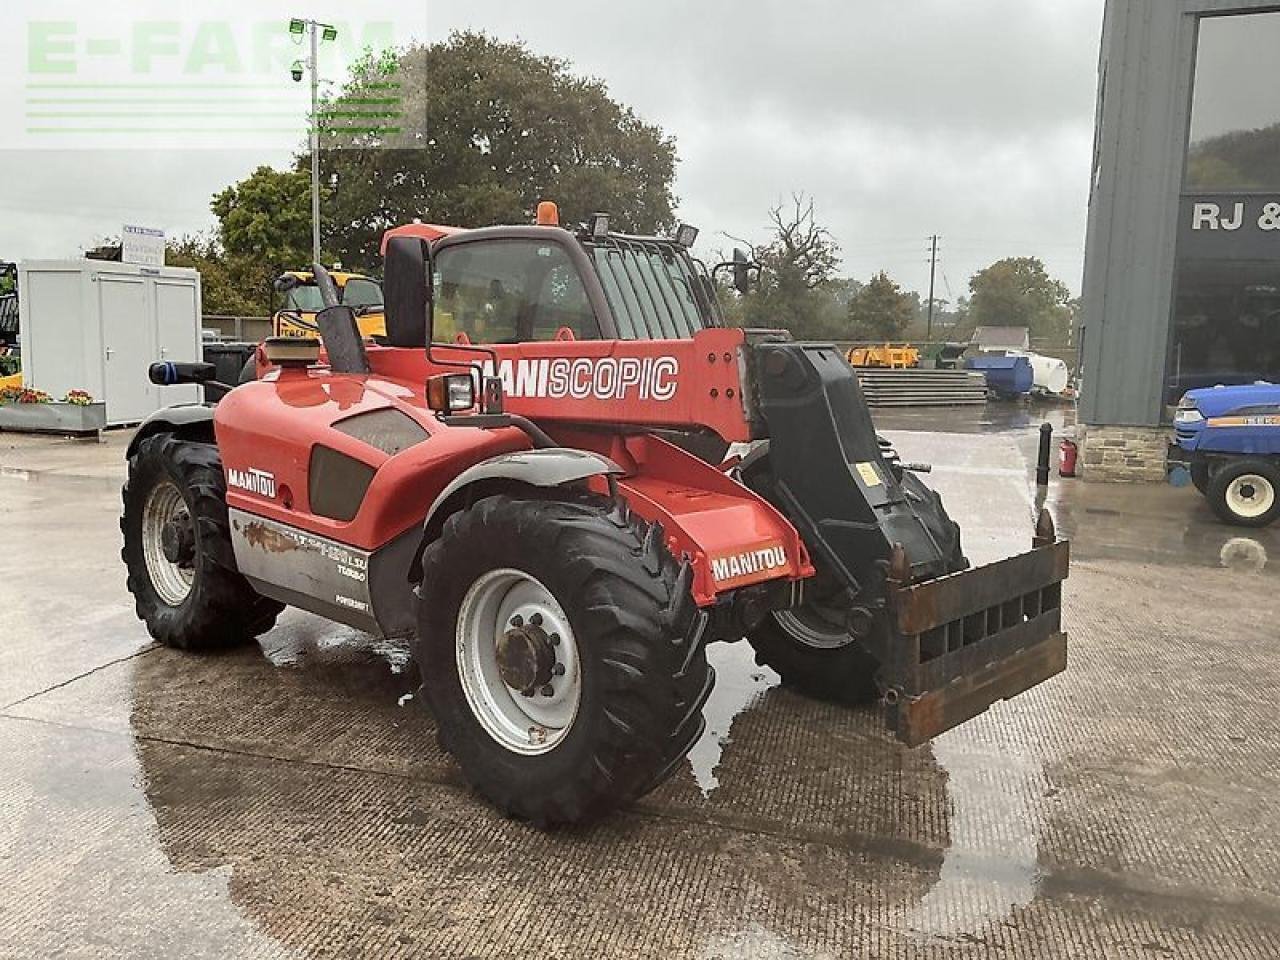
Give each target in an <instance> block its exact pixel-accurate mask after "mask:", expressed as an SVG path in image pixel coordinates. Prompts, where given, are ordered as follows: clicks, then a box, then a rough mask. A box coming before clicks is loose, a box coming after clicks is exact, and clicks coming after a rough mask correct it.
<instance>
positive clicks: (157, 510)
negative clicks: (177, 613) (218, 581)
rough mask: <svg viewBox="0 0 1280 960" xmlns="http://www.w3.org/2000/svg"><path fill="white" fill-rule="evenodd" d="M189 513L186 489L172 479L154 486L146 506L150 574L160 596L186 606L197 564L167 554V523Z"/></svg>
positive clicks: (145, 534)
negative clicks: (181, 563) (183, 563)
mask: <svg viewBox="0 0 1280 960" xmlns="http://www.w3.org/2000/svg"><path fill="white" fill-rule="evenodd" d="M186 513H187V502H186V500H184V499H183V498H182V491H181V490H179V489H178V487H177V485H176V484H174V483H172V482H169V481H165V482H164V483H161V484H159V485H157V486H156V487H154V488H152V490H151V493H150V494H149V495H148V496H147V502H146V504H145V505H144V506H143V508H142V558H143V561H144V562H145V563H146V565H147V576H148V577H150V578H151V586H152V589H154V590H155V592H156V596H158V597H159V598H160V599H161V601H163V602H164V603H166V604H167V605H169V606H171V607H180V606H182V604H183V602H184V601H185V600H186V599H187V596H188V595H189V594H190V593H191V587H192V585H193V584H194V583H195V579H196V572H195V568H194V567H181V566H179V565H178V564H176V563H173V562H171V561H170V560H169V558H168V557H166V556H165V555H164V541H163V539H162V537H163V533H164V528H165V525H166V524H168V523H169V522H170V521H172V520H176V519H178V517H180V516H182V515H183V514H186ZM188 522H189V521H188Z"/></svg>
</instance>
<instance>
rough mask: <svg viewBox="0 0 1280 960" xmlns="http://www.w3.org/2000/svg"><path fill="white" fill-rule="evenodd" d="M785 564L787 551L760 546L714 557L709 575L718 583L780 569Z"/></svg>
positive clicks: (778, 547) (774, 547) (777, 547)
mask: <svg viewBox="0 0 1280 960" xmlns="http://www.w3.org/2000/svg"><path fill="white" fill-rule="evenodd" d="M786 566H787V551H786V550H785V549H783V548H782V547H780V546H768V547H761V548H760V549H759V550H747V551H745V552H743V553H732V554H729V555H728V556H725V557H716V558H715V559H713V560H712V561H711V576H712V577H714V578H715V579H716V581H717V582H718V583H723V582H724V581H726V580H737V579H738V578H739V577H749V576H754V575H755V574H757V573H765V572H769V571H773V570H782V569H785V568H786Z"/></svg>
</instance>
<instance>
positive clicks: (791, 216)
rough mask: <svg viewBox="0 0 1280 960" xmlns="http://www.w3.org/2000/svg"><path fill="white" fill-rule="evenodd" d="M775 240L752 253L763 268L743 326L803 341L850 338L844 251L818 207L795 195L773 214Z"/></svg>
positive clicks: (745, 306) (748, 300)
mask: <svg viewBox="0 0 1280 960" xmlns="http://www.w3.org/2000/svg"><path fill="white" fill-rule="evenodd" d="M769 223H770V232H771V234H772V239H771V240H770V241H769V243H768V244H766V245H764V246H758V247H753V248H752V256H753V257H754V259H755V260H756V262H757V263H759V264H760V266H761V267H762V270H761V275H760V283H759V285H758V286H757V287H756V289H754V290H752V292H751V293H750V295H748V296H747V297H746V298H745V301H744V303H743V305H742V307H743V309H742V314H743V322H744V323H745V324H746V325H747V326H753V327H783V328H785V329H787V330H790V331H791V332H792V333H793V334H794V335H795V336H796V337H798V338H801V339H840V338H843V337H845V336H846V335H847V333H848V331H847V329H846V327H847V323H846V320H845V311H844V309H843V308H842V307H841V298H845V297H847V296H848V291H847V286H846V285H847V283H848V281H843V280H839V279H837V278H836V276H835V271H836V268H837V267H839V265H840V247H839V246H838V245H837V244H836V242H835V239H834V238H833V237H832V236H831V233H830V232H829V231H828V230H827V228H826V227H823V226H821V225H820V224H819V223H818V222H817V219H816V217H815V215H814V203H813V200H812V199H811V198H806V197H805V196H804V195H803V194H795V195H794V196H793V197H792V198H791V203H790V205H782V204H779V205H778V206H776V207H774V208H773V209H772V210H770V211H769Z"/></svg>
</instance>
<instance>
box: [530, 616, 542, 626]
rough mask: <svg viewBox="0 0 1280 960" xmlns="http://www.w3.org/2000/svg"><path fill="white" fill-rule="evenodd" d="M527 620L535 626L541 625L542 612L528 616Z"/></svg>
mask: <svg viewBox="0 0 1280 960" xmlns="http://www.w3.org/2000/svg"><path fill="white" fill-rule="evenodd" d="M529 622H530V623H532V624H533V625H534V626H535V627H540V626H542V614H540V613H535V614H534V615H533V616H531V617H530V618H529Z"/></svg>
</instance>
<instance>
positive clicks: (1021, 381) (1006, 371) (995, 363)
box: [965, 357, 1036, 398]
mask: <svg viewBox="0 0 1280 960" xmlns="http://www.w3.org/2000/svg"><path fill="white" fill-rule="evenodd" d="M965 366H966V367H968V368H969V369H970V370H981V371H982V374H983V376H985V377H986V378H987V389H989V390H990V391H991V392H992V393H994V394H995V395H996V396H997V397H1002V398H1010V397H1021V396H1025V395H1026V394H1028V393H1030V392H1031V388H1032V386H1033V385H1034V384H1035V382H1036V375H1035V371H1033V370H1032V369H1031V361H1030V360H1028V359H1027V358H1026V357H970V358H969V359H968V360H967V361H965Z"/></svg>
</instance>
